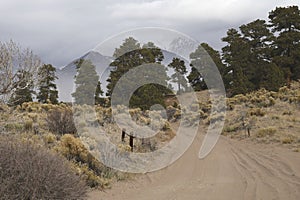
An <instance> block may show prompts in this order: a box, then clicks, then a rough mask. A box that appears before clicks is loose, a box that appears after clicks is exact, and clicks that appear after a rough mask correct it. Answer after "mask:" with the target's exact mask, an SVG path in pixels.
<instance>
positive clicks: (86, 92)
mask: <svg viewBox="0 0 300 200" xmlns="http://www.w3.org/2000/svg"><path fill="white" fill-rule="evenodd" d="M76 64H77V75H76V76H75V84H76V90H75V92H74V93H72V97H73V98H74V100H75V103H76V104H79V105H83V104H86V105H95V103H97V102H95V100H96V95H97V98H98V97H99V94H100V93H101V88H100V91H99V88H98V86H100V84H99V76H98V75H97V72H96V67H95V65H93V64H92V62H91V61H89V60H84V59H80V60H79V61H78V62H77V63H76Z"/></svg>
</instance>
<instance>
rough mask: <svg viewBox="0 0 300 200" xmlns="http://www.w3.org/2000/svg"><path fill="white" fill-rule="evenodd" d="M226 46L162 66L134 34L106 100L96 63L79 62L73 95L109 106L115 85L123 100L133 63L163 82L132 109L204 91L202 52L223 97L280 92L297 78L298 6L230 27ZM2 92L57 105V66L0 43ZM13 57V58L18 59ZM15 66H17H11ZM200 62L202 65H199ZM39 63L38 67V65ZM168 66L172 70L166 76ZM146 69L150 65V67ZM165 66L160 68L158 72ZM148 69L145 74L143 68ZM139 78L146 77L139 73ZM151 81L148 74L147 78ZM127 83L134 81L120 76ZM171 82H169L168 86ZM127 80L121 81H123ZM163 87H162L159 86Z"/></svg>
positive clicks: (13, 98) (14, 100)
mask: <svg viewBox="0 0 300 200" xmlns="http://www.w3.org/2000/svg"><path fill="white" fill-rule="evenodd" d="M222 41H223V42H224V43H225V46H224V47H223V48H222V49H221V51H217V50H215V49H213V48H212V47H211V46H210V45H209V44H207V43H202V44H200V45H199V47H198V48H197V49H196V50H195V52H191V54H190V61H191V62H190V66H187V63H186V62H185V61H184V60H181V59H180V58H176V57H175V58H173V60H172V62H171V63H169V64H168V65H167V66H164V65H163V64H162V61H163V59H164V54H163V52H162V50H161V49H159V48H158V47H156V46H155V44H154V43H152V42H148V43H146V44H141V43H139V42H138V41H137V40H135V39H134V38H132V37H129V38H126V39H125V40H124V42H123V44H121V45H120V46H119V47H118V48H116V49H115V52H114V55H113V57H114V58H115V59H114V61H113V62H112V63H111V64H110V66H111V67H112V68H113V70H112V71H111V73H110V75H109V78H108V80H107V81H108V85H107V92H106V96H107V97H108V100H107V99H106V98H104V96H103V94H104V92H103V90H102V88H101V83H100V81H99V76H98V75H97V73H96V67H95V66H94V65H93V63H92V62H90V61H88V60H82V59H81V60H78V61H77V62H76V65H77V74H76V76H75V84H76V90H75V91H74V93H73V94H72V96H73V98H74V100H75V102H76V103H79V104H101V105H104V106H105V105H109V103H110V102H109V100H110V97H111V95H112V92H113V90H114V89H119V90H120V91H122V93H124V96H119V97H118V98H120V99H116V102H122V101H124V100H126V98H128V96H126V94H127V93H130V91H127V90H128V89H129V88H126V87H123V86H117V87H120V88H116V85H117V82H118V81H119V80H120V78H121V77H122V76H123V75H124V74H125V73H126V72H128V71H129V70H130V69H133V68H135V67H137V66H140V65H143V64H151V65H152V67H155V66H156V67H157V66H160V67H157V68H154V69H160V70H158V71H157V70H152V71H153V72H151V73H152V74H151V75H152V76H154V77H159V79H160V80H162V81H161V83H159V84H146V85H143V86H141V87H139V88H138V89H137V90H135V91H134V93H133V95H132V96H131V98H130V106H131V107H140V108H141V109H143V110H145V109H149V108H150V107H151V105H154V104H161V105H163V104H164V98H165V96H166V95H167V94H169V93H172V91H174V88H173V86H174V85H176V86H177V89H176V90H177V92H178V93H182V92H189V91H191V90H190V89H189V87H192V88H193V89H194V90H195V91H200V90H205V89H207V86H206V83H205V82H206V81H205V77H204V76H203V74H202V72H201V70H200V71H199V69H197V67H196V65H198V67H199V60H201V59H202V61H203V59H205V58H204V57H203V51H204V50H205V51H206V52H207V53H208V54H209V56H210V58H211V59H212V60H213V61H214V63H215V65H216V66H217V68H218V70H219V72H220V74H221V77H222V79H223V82H224V86H225V89H226V93H227V96H234V95H237V94H245V93H248V92H251V91H254V90H258V89H260V88H265V89H267V90H273V91H276V90H278V89H279V88H280V87H281V86H283V85H287V86H289V85H290V83H291V81H293V80H298V79H300V10H299V8H298V6H288V7H277V8H275V9H274V10H272V11H270V12H269V15H268V20H267V21H266V20H263V19H256V20H254V21H252V22H250V23H248V24H243V25H241V26H240V27H239V28H238V29H236V28H230V29H229V30H228V31H227V34H226V36H225V37H223V38H222ZM0 47H1V49H0V52H1V60H0V61H1V63H0V66H1V68H0V72H1V73H0V76H1V81H0V82H1V86H0V96H1V99H2V101H4V102H6V103H8V104H9V105H13V106H15V105H20V104H22V103H24V102H28V101H32V100H33V99H34V96H35V98H36V99H37V100H38V101H39V102H41V103H46V102H48V103H54V104H56V103H58V91H57V88H56V85H55V80H56V79H57V77H56V75H55V68H54V67H53V66H52V65H50V64H48V65H46V64H44V65H41V62H40V60H39V59H38V58H36V57H35V56H34V55H33V54H32V52H31V51H30V50H28V49H22V48H21V47H19V46H18V45H16V44H15V43H14V42H12V41H11V42H8V43H0ZM16 58H17V59H16ZM16 63H17V64H18V65H19V68H18V70H17V71H16V70H14V69H13V65H15V64H16ZM202 63H204V64H200V67H202V68H205V67H207V66H205V63H207V62H202ZM201 65H203V66H201ZM38 66H40V67H39V69H38ZM168 68H169V69H170V68H172V70H171V71H172V72H173V74H171V75H170V76H169V74H168V73H169V72H168ZM149 69H150V68H149ZM161 69H163V70H161ZM147 73H148V72H147ZM137 76H139V77H138V78H139V79H141V78H143V79H147V78H149V73H148V74H147V76H145V75H143V74H139V75H137ZM150 79H151V77H150ZM123 81H125V83H126V84H128V85H131V84H134V82H135V80H130V79H124V80H123ZM171 83H173V84H171ZM126 84H125V85H126ZM162 85H165V86H166V87H164V86H162Z"/></svg>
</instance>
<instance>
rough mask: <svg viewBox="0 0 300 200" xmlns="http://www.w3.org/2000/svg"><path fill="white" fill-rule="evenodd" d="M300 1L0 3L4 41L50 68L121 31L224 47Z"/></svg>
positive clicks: (29, 0)
mask: <svg viewBox="0 0 300 200" xmlns="http://www.w3.org/2000/svg"><path fill="white" fill-rule="evenodd" d="M298 4H299V1H298V0H297V1H296V0H277V1H274V0H265V1H259V0H226V1H224V0H209V1H201V0H113V1H110V0H43V1H39V0H27V1H22V0H10V1H6V0H0V40H1V41H6V40H9V39H14V40H15V41H17V42H19V43H20V44H21V45H22V46H26V47H27V46H28V47H30V48H31V49H33V50H34V52H35V53H36V54H38V55H39V56H40V57H41V58H42V60H43V61H44V62H46V63H52V64H54V65H56V66H58V67H60V66H63V65H66V64H68V62H70V61H71V60H73V59H74V58H76V57H79V56H81V55H82V54H84V53H85V52H87V51H89V49H92V48H93V47H95V46H96V45H97V44H98V43H99V42H101V41H103V40H104V39H106V38H107V37H109V36H110V35H113V34H116V33H118V32H120V31H124V30H128V29H132V28H136V27H143V26H158V27H166V28H173V29H176V30H178V31H182V32H184V33H186V34H188V35H190V36H192V37H193V38H195V39H197V40H198V41H201V42H202V41H205V42H208V43H210V44H211V45H212V46H214V47H215V48H220V47H221V45H222V44H221V42H220V38H221V37H223V36H225V34H226V30H227V29H228V28H231V27H238V26H239V25H241V24H243V23H247V22H250V21H252V20H254V19H257V18H267V15H268V12H269V11H271V10H272V9H274V8H275V7H276V6H286V5H298Z"/></svg>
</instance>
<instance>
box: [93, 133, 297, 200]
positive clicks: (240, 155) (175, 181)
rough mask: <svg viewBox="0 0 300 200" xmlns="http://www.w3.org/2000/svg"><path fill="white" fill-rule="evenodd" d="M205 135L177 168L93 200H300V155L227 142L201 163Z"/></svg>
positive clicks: (120, 186)
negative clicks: (199, 154) (200, 149)
mask: <svg viewBox="0 0 300 200" xmlns="http://www.w3.org/2000/svg"><path fill="white" fill-rule="evenodd" d="M202 138H203V137H202V136H201V135H199V136H198V137H197V138H196V139H195V141H194V143H193V145H192V146H191V147H190V149H189V150H188V151H187V152H186V153H185V154H184V155H183V156H182V157H181V158H180V159H179V160H178V161H176V162H175V163H174V164H173V165H171V166H169V167H167V168H165V169H163V170H160V171H157V172H154V173H149V174H145V175H141V176H139V177H138V178H136V179H134V180H130V181H124V182H119V183H116V184H115V185H114V186H113V188H112V189H110V190H106V191H105V192H100V191H94V192H91V193H90V194H89V199H90V200H98V199H101V200H102V199H103V200H129V199H130V200H153V199H155V200H194V199H195V200H199V199H201V200H202V199H209V200H214V199H222V200H224V199H230V200H235V199H237V200H241V199H249V200H255V199H263V200H268V199H284V200H289V199H295V200H296V199H297V200H298V199H300V153H296V152H291V151H290V150H287V149H284V148H281V147H276V146H272V145H263V144H254V143H252V142H246V141H236V140H232V139H229V138H226V137H221V138H220V140H219V141H218V143H217V145H216V147H215V148H214V150H213V151H212V152H211V153H210V154H209V156H208V157H206V158H205V159H203V160H199V159H198V157H197V156H198V153H199V147H200V144H201V141H202Z"/></svg>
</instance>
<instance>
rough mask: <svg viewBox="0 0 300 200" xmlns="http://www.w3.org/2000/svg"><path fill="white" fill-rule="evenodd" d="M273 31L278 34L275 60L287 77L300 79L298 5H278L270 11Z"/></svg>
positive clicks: (299, 12) (288, 78) (288, 79)
mask: <svg viewBox="0 0 300 200" xmlns="http://www.w3.org/2000/svg"><path fill="white" fill-rule="evenodd" d="M269 19H270V23H271V25H270V26H271V27H272V31H273V32H274V33H276V34H277V35H278V37H277V38H276V40H275V41H274V43H273V54H274V55H273V60H274V62H275V63H276V64H277V65H278V66H280V67H281V68H282V69H283V71H284V73H285V77H286V79H287V84H288V85H289V84H290V80H291V79H293V80H297V79H300V11H299V8H298V6H289V7H277V8H276V9H275V10H273V11H271V12H270V13H269Z"/></svg>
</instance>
